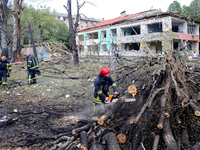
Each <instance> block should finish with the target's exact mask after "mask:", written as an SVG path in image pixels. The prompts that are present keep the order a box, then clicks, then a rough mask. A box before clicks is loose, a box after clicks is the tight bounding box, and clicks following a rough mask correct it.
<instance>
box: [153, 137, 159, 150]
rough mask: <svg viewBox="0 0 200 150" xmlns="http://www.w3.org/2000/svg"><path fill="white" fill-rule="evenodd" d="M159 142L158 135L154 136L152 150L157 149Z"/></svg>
mask: <svg viewBox="0 0 200 150" xmlns="http://www.w3.org/2000/svg"><path fill="white" fill-rule="evenodd" d="M159 140H160V135H156V136H155V138H154V142H153V147H152V150H157V149H158V143H159Z"/></svg>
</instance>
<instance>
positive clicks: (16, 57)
mask: <svg viewBox="0 0 200 150" xmlns="http://www.w3.org/2000/svg"><path fill="white" fill-rule="evenodd" d="M21 6H22V0H14V10H13V17H14V26H13V30H14V32H13V47H12V51H13V58H12V62H20V51H21V43H20V42H21V41H20V40H21V35H20V12H21Z"/></svg>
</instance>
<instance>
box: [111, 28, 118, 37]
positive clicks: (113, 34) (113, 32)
mask: <svg viewBox="0 0 200 150" xmlns="http://www.w3.org/2000/svg"><path fill="white" fill-rule="evenodd" d="M111 35H112V37H116V36H117V30H116V29H111Z"/></svg>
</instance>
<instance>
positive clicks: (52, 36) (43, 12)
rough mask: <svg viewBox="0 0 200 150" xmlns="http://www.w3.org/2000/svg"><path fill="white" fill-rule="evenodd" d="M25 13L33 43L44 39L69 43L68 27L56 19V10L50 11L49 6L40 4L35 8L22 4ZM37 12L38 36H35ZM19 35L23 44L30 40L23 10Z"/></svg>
mask: <svg viewBox="0 0 200 150" xmlns="http://www.w3.org/2000/svg"><path fill="white" fill-rule="evenodd" d="M24 7H25V10H26V14H27V16H28V19H29V22H30V25H31V30H32V34H33V38H34V41H35V43H37V41H39V43H43V42H45V41H49V42H56V41H62V42H67V43H70V34H69V29H68V27H67V26H66V24H65V23H63V22H61V21H59V20H57V19H56V16H57V12H56V11H53V12H52V11H50V7H46V6H44V7H43V6H40V8H38V10H36V9H35V8H34V7H33V6H32V5H29V6H28V5H27V4H24ZM37 13H38V36H37ZM20 21H21V22H20V24H21V36H22V37H23V38H24V44H28V43H29V40H30V37H31V35H30V32H29V28H28V24H27V21H26V18H25V15H24V13H23V12H21V16H20Z"/></svg>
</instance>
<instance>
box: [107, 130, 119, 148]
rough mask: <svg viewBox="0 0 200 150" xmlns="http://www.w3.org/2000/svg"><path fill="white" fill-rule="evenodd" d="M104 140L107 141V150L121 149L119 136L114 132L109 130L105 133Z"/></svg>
mask: <svg viewBox="0 0 200 150" xmlns="http://www.w3.org/2000/svg"><path fill="white" fill-rule="evenodd" d="M104 140H105V141H106V145H107V148H106V149H107V150H120V147H119V144H118V142H117V138H116V135H115V133H114V132H108V133H106V134H105V135H104Z"/></svg>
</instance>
